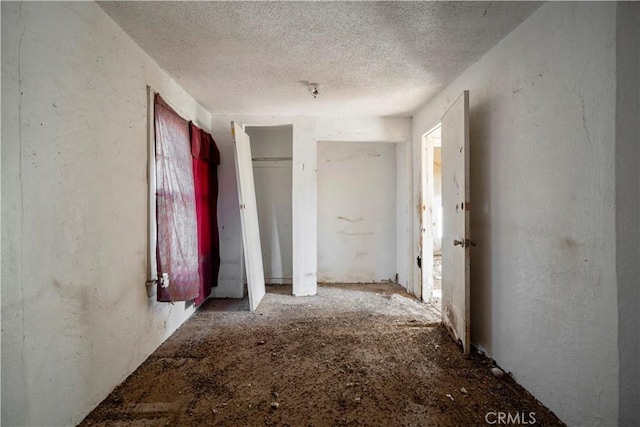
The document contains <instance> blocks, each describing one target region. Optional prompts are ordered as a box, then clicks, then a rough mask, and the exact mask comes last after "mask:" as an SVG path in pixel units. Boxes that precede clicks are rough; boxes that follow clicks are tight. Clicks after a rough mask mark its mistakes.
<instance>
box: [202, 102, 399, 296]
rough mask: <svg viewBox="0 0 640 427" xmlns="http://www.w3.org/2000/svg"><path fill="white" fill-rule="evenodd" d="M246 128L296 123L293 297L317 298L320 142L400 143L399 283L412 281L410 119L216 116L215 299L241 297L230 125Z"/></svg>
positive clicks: (294, 125) (213, 131) (397, 208)
mask: <svg viewBox="0 0 640 427" xmlns="http://www.w3.org/2000/svg"><path fill="white" fill-rule="evenodd" d="M232 120H233V121H236V122H239V123H244V124H245V125H247V126H274V125H286V124H292V125H293V166H292V169H293V195H292V203H293V293H294V294H295V295H299V296H304V295H315V294H316V292H317V250H318V241H317V236H318V220H317V218H318V203H317V202H318V199H317V189H318V182H317V178H318V176H317V145H318V141H349V142H387V143H389V142H391V143H398V144H397V146H398V147H397V159H396V161H397V162H398V165H399V166H398V167H397V176H396V180H397V182H398V188H399V189H400V191H398V192H397V194H396V199H395V200H396V212H397V213H396V227H397V233H398V237H397V248H398V249H397V252H396V263H397V264H396V265H397V269H398V271H397V272H398V274H399V281H400V283H401V284H402V285H403V286H405V287H407V286H411V281H410V280H409V268H410V265H411V261H410V258H409V257H410V255H411V253H410V249H411V248H410V245H409V244H407V242H409V241H410V238H411V218H410V215H411V210H410V207H409V203H410V200H411V170H410V168H408V167H406V165H407V164H409V162H410V153H411V150H410V147H409V145H410V143H409V141H411V119H410V118H408V117H341V118H336V117H299V116H247V115H240V114H235V115H234V114H229V115H214V116H213V118H212V122H211V123H212V124H211V127H212V134H213V137H214V138H215V140H216V142H217V143H218V146H219V148H220V150H221V155H222V158H223V162H222V164H221V166H220V169H219V172H218V178H219V182H220V200H219V204H218V220H219V222H220V224H221V229H220V258H221V266H220V278H219V286H218V288H216V289H214V290H213V293H212V296H214V297H223V298H240V297H242V262H243V261H242V234H241V229H240V213H239V209H238V195H237V187H236V178H235V165H234V163H233V161H232V160H226V161H225V160H224V159H233V141H232V138H231V132H230V125H229V123H230V121H232Z"/></svg>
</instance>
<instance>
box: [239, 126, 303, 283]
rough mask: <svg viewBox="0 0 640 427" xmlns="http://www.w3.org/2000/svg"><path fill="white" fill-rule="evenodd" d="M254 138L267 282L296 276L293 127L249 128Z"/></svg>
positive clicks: (263, 259)
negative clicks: (292, 168) (294, 268)
mask: <svg viewBox="0 0 640 427" xmlns="http://www.w3.org/2000/svg"><path fill="white" fill-rule="evenodd" d="M245 131H246V132H247V135H249V138H250V139H251V157H252V158H253V177H254V182H255V188H256V205H257V208H258V223H259V227H260V240H261V242H260V243H261V246H262V265H263V266H264V278H265V282H266V283H291V282H292V278H293V254H292V251H293V243H292V237H293V232H292V229H291V227H292V223H293V221H292V215H293V213H292V204H291V193H292V186H293V184H292V182H293V181H292V172H291V160H292V159H291V156H292V150H293V129H292V127H291V126H262V127H249V126H247V127H246V128H245Z"/></svg>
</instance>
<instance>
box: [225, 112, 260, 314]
mask: <svg viewBox="0 0 640 427" xmlns="http://www.w3.org/2000/svg"><path fill="white" fill-rule="evenodd" d="M231 134H232V135H233V139H234V143H235V147H236V148H235V159H236V178H237V181H238V200H239V202H240V222H241V225H242V245H243V247H244V259H245V266H246V270H247V287H248V288H249V308H250V310H251V311H255V309H256V307H258V304H260V301H261V300H262V297H264V294H265V287H264V270H263V267H262V248H261V245H260V228H259V226H258V209H257V206H256V188H255V184H254V182H253V164H252V162H251V145H250V143H249V135H247V134H246V133H245V132H244V130H243V129H242V128H241V127H240V126H238V124H237V123H235V122H231Z"/></svg>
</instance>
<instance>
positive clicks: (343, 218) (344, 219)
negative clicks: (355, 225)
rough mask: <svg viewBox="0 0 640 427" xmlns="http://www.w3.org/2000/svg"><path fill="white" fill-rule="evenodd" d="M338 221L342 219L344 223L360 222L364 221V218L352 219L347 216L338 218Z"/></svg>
mask: <svg viewBox="0 0 640 427" xmlns="http://www.w3.org/2000/svg"><path fill="white" fill-rule="evenodd" d="M338 219H341V220H343V221H349V222H358V221H362V219H363V218H355V219H350V218H347V217H346V216H338Z"/></svg>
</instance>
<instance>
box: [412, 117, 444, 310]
mask: <svg viewBox="0 0 640 427" xmlns="http://www.w3.org/2000/svg"><path fill="white" fill-rule="evenodd" d="M440 126H441V125H440V123H438V125H437V126H435V127H433V128H432V129H431V130H429V131H428V132H426V133H425V134H423V135H422V137H421V140H420V205H419V206H420V207H419V216H420V230H419V239H418V245H419V247H418V253H419V254H420V258H421V265H422V268H421V270H420V295H419V297H420V299H421V300H422V301H424V302H426V303H431V302H433V238H432V224H433V210H434V206H433V196H434V195H433V181H434V171H433V160H434V147H435V146H436V145H439V144H436V142H435V134H436V132H439V131H440Z"/></svg>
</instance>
